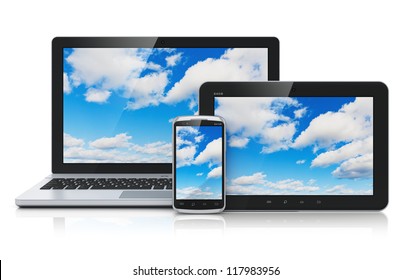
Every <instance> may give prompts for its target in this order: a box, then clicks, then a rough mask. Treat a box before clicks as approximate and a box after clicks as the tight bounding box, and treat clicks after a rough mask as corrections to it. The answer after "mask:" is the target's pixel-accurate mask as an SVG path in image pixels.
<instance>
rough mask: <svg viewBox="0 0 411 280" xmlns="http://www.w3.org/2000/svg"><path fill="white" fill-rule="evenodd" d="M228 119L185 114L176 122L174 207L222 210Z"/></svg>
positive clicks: (206, 210) (201, 210) (174, 124)
mask: <svg viewBox="0 0 411 280" xmlns="http://www.w3.org/2000/svg"><path fill="white" fill-rule="evenodd" d="M225 139H226V135H225V122H224V120H223V119H222V118H221V117H217V116H184V117H177V118H176V119H175V120H174V122H173V208H174V209H175V210H177V211H178V212H182V213H219V212H222V211H223V210H224V208H225V150H226V149H225V145H226V144H225Z"/></svg>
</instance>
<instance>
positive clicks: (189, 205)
mask: <svg viewBox="0 0 411 280" xmlns="http://www.w3.org/2000/svg"><path fill="white" fill-rule="evenodd" d="M215 124H218V125H221V126H222V129H223V132H222V140H223V141H222V145H223V147H222V151H223V152H222V153H223V154H222V169H223V170H222V199H221V200H220V199H218V200H215V199H212V200H208V199H207V200H205V199H176V193H177V188H176V182H177V181H176V148H177V145H176V129H177V127H178V126H213V125H215ZM225 130H226V126H225V121H224V120H223V119H222V118H221V117H218V116H183V117H177V118H176V119H175V120H174V121H173V133H172V134H173V136H172V143H173V156H172V158H173V160H172V178H173V208H174V209H175V210H177V211H179V212H184V213H198V212H203V213H218V212H221V211H223V210H224V209H225V205H226V182H225V178H226V176H225V170H226V166H225V160H226V154H225V151H226V147H225V140H226V131H225ZM180 203H184V205H181V204H180ZM203 203H205V205H204V204H203ZM215 203H218V205H216V204H215Z"/></svg>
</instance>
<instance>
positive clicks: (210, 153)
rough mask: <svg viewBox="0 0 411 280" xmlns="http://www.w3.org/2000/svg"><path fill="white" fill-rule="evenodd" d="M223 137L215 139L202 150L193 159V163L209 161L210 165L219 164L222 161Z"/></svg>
mask: <svg viewBox="0 0 411 280" xmlns="http://www.w3.org/2000/svg"><path fill="white" fill-rule="evenodd" d="M222 145H223V144H222V138H221V137H220V138H218V139H214V140H213V141H211V142H210V143H208V144H207V146H206V147H205V148H204V150H203V151H201V152H200V153H199V154H198V156H197V157H196V158H195V160H194V161H193V164H196V165H199V164H203V163H209V165H210V166H212V165H216V164H217V165H218V164H220V163H221V161H222V153H221V149H222Z"/></svg>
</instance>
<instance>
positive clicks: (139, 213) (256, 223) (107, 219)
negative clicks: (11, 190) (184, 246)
mask: <svg viewBox="0 0 411 280" xmlns="http://www.w3.org/2000/svg"><path fill="white" fill-rule="evenodd" d="M16 216H17V217H18V218H20V220H21V221H24V219H30V221H31V220H32V219H39V218H43V219H50V221H52V223H53V229H54V234H55V235H57V236H63V235H66V236H67V235H70V236H76V235H78V236H83V237H84V236H87V235H95V234H99V235H121V236H127V235H132V236H153V235H155V236H167V237H170V236H172V235H173V234H174V235H175V236H176V237H184V236H185V235H187V234H200V233H203V234H212V235H216V236H224V235H225V236H226V235H227V234H229V235H231V234H236V233H240V232H244V231H248V230H250V229H251V230H253V229H267V230H275V232H276V233H278V232H281V230H282V229H283V230H286V231H288V232H290V230H291V231H292V230H299V229H301V228H303V229H313V230H316V229H320V230H321V231H324V230H327V229H328V230H348V231H350V232H352V233H355V232H362V233H367V234H368V233H372V234H385V233H386V232H387V228H388V219H387V217H386V216H385V214H384V213H382V212H266V213H264V212H259V213H236V212H224V213H223V214H220V215H217V214H216V215H183V214H177V213H175V212H174V211H173V210H171V209H17V210H16ZM23 223H24V222H23ZM28 224H31V223H28Z"/></svg>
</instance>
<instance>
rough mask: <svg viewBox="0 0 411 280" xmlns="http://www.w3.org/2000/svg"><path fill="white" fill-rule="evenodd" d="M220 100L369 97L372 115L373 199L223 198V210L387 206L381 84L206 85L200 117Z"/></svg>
mask: <svg viewBox="0 0 411 280" xmlns="http://www.w3.org/2000/svg"><path fill="white" fill-rule="evenodd" d="M221 96H223V97H224V98H230V97H338V96H341V97H372V98H373V111H374V114H373V119H374V121H373V122H374V125H373V135H374V143H373V146H374V158H373V180H374V183H373V185H374V189H373V195H334V196H332V195H229V194H227V205H226V209H227V210H238V211H242V210H247V211H248V210H381V209H383V208H385V207H386V205H387V204H388V89H387V87H386V86H385V85H384V84H383V83H380V82H207V83H204V84H203V85H202V86H201V87H200V101H199V110H200V111H199V112H200V114H203V115H214V109H215V108H214V105H215V97H221ZM229 125H230V124H227V127H228V126H229ZM273 172H275V170H273Z"/></svg>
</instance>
